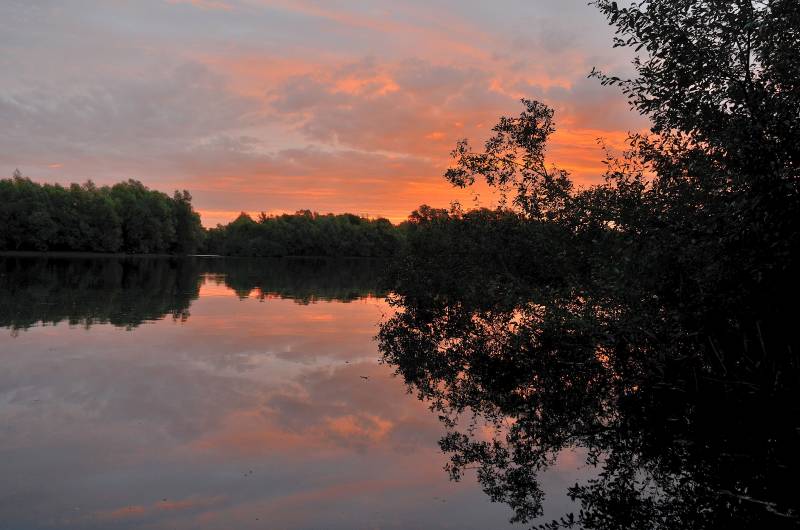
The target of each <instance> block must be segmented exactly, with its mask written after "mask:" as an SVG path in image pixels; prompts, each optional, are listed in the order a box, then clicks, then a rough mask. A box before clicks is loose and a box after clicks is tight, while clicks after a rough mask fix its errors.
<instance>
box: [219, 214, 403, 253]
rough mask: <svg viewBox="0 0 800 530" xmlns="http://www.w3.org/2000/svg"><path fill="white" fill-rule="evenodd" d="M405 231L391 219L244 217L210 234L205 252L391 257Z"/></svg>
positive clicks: (319, 216) (331, 216) (358, 217)
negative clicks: (400, 229)
mask: <svg viewBox="0 0 800 530" xmlns="http://www.w3.org/2000/svg"><path fill="white" fill-rule="evenodd" d="M400 238H401V235H400V232H399V230H398V228H397V227H395V226H394V225H392V223H391V222H390V221H389V220H388V219H368V218H365V217H360V216H357V215H353V214H349V213H346V214H340V215H334V214H319V213H316V212H312V211H310V210H301V211H298V212H296V213H295V214H291V215H290V214H283V215H272V216H270V215H266V214H265V213H263V212H262V213H261V214H260V215H259V216H258V219H253V218H252V217H250V216H249V215H247V214H245V213H242V214H240V215H239V217H237V218H236V219H235V220H234V221H233V222H231V223H229V224H227V225H224V226H223V225H217V227H216V228H212V229H210V230H208V231H207V233H206V241H205V247H204V248H205V250H206V252H208V253H211V254H221V255H226V256H256V257H279V256H340V257H341V256H346V257H373V258H374V257H390V256H392V255H394V254H395V252H396V251H397V249H398V247H399V244H400Z"/></svg>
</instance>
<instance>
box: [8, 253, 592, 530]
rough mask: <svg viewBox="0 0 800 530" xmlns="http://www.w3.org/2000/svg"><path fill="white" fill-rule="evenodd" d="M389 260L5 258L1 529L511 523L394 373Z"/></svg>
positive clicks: (560, 484)
mask: <svg viewBox="0 0 800 530" xmlns="http://www.w3.org/2000/svg"><path fill="white" fill-rule="evenodd" d="M384 268H385V264H383V263H380V262H371V261H315V260H226V259H215V258H189V259H169V258H111V257H109V258H96V257H95V258H80V257H48V258H41V257H31V256H12V257H9V256H6V257H0V328H1V329H0V362H1V363H2V367H3V368H2V370H0V528H2V529H9V530H10V529H14V530H25V529H38V528H42V529H44V528H76V529H80V528H87V529H89V528H104V529H105V528H152V529H161V528H164V529H181V528H186V529H190V528H191V529H206V528H208V529H212V528H213V529H220V528H244V529H246V528H271V529H280V528H285V529H310V528H326V529H336V528H342V529H345V528H347V529H349V528H397V529H405V528H421V529H422V528H425V529H427V528H459V529H465V528H475V529H479V528H480V529H484V528H504V527H509V525H508V523H507V521H508V519H509V517H510V516H511V512H510V510H509V509H508V508H507V507H506V506H504V505H501V504H493V503H491V502H490V501H489V499H488V497H487V496H486V495H485V494H484V493H483V492H482V491H481V490H480V488H479V487H478V486H477V484H476V482H475V481H474V480H463V481H462V482H458V483H455V482H451V481H449V480H448V476H447V474H446V473H445V472H443V470H442V467H443V465H444V464H445V462H446V460H447V459H446V457H444V456H443V455H442V454H441V452H440V450H439V447H438V444H437V442H438V440H439V438H440V437H441V436H442V434H443V427H442V426H441V425H440V423H439V421H438V420H437V418H436V415H435V414H433V413H431V411H430V410H428V407H427V405H426V404H425V403H423V402H420V401H418V400H417V399H416V397H415V396H414V395H410V394H408V393H407V391H406V388H405V386H404V383H403V381H402V380H401V379H398V378H396V377H393V376H392V372H393V368H392V367H389V366H386V365H383V364H381V363H380V362H379V358H380V356H379V354H378V352H377V348H376V344H375V341H374V339H373V338H374V336H375V334H376V330H377V328H376V325H377V324H378V323H379V322H381V320H382V319H383V318H384V315H386V314H387V313H389V312H390V311H391V309H390V308H389V307H388V305H387V303H386V301H385V299H384V297H385V293H383V292H381V290H380V275H381V273H382V271H383V270H384ZM560 460H561V462H559V465H557V466H556V468H555V470H554V471H551V472H549V473H548V474H547V475H546V476H545V478H544V480H545V482H546V486H547V489H551V490H553V491H554V492H561V495H559V494H554V495H553V496H552V498H549V499H548V501H547V502H548V503H549V504H548V506H549V507H550V508H552V510H553V513H556V512H562V511H563V510H565V509H566V508H567V506H568V501H567V500H566V497H564V495H563V492H564V491H566V488H567V486H569V485H570V484H572V483H574V482H575V480H576V477H580V476H581V475H583V474H585V471H584V470H583V469H582V467H581V465H580V463H581V460H582V457H581V455H579V454H577V453H575V454H573V453H571V452H569V451H568V452H565V453H564V454H563V455H562V456H561V457H560Z"/></svg>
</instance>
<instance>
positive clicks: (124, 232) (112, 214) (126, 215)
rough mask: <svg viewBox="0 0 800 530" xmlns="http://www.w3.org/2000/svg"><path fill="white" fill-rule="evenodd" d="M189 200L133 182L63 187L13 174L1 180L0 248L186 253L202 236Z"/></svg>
mask: <svg viewBox="0 0 800 530" xmlns="http://www.w3.org/2000/svg"><path fill="white" fill-rule="evenodd" d="M191 200H192V198H191V195H189V193H188V192H187V191H183V192H175V195H174V196H173V197H172V198H170V197H169V196H168V195H165V194H164V193H161V192H158V191H154V190H150V189H148V188H147V187H145V186H144V185H143V184H142V183H141V182H138V181H135V180H129V181H127V182H120V183H118V184H115V185H114V186H111V187H107V186H103V187H100V188H98V187H97V186H95V185H94V184H93V183H92V182H91V181H89V182H87V183H86V184H83V185H79V184H72V185H70V186H69V187H66V188H65V187H63V186H61V185H58V184H55V185H51V184H37V183H34V182H32V181H31V180H30V179H28V178H24V177H23V176H22V175H21V174H20V173H19V172H18V171H17V172H15V174H14V176H13V177H12V178H11V179H3V180H0V250H17V251H18V250H36V251H46V250H49V251H86V252H125V253H143V254H148V253H173V254H186V253H191V252H194V251H195V250H196V249H197V248H198V245H199V244H200V242H201V240H202V237H203V230H202V227H201V225H200V216H199V215H198V214H197V213H196V212H195V211H194V209H193V208H192V205H191Z"/></svg>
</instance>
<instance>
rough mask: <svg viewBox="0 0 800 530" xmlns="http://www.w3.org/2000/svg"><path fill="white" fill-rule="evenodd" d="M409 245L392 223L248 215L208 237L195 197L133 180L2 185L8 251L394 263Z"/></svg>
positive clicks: (1, 245)
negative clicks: (384, 259)
mask: <svg viewBox="0 0 800 530" xmlns="http://www.w3.org/2000/svg"><path fill="white" fill-rule="evenodd" d="M401 238H402V234H401V230H400V229H398V227H396V226H394V225H393V224H392V223H391V222H390V221H388V220H387V219H368V218H365V217H360V216H357V215H353V214H340V215H334V214H319V213H316V212H312V211H310V210H301V211H298V212H296V213H294V214H284V215H276V216H268V215H266V214H264V213H262V214H260V215H259V216H258V218H257V219H253V218H252V217H250V216H249V215H247V214H245V213H242V214H241V215H239V217H238V218H236V219H235V220H234V221H232V222H230V223H228V224H226V225H217V226H216V227H215V228H211V229H205V228H203V226H202V225H201V223H200V215H199V214H198V213H197V212H196V211H195V210H194V208H193V206H192V196H191V194H190V193H189V192H188V191H176V192H175V193H174V195H173V196H171V197H170V196H169V195H167V194H165V193H162V192H160V191H156V190H151V189H148V188H147V187H146V186H145V185H143V184H142V183H141V182H139V181H136V180H128V181H125V182H120V183H117V184H114V185H113V186H102V187H98V186H96V185H95V184H94V183H92V182H91V181H89V182H86V183H85V184H71V185H69V186H62V185H59V184H39V183H36V182H33V181H32V180H31V179H29V178H26V177H23V176H22V175H21V174H20V172H19V171H16V172H15V173H14V175H13V176H12V177H11V178H9V179H1V180H0V251H74V252H101V253H125V254H193V253H206V254H220V255H226V256H242V257H244V256H248V257H281V256H327V257H389V256H392V255H394V254H395V253H396V252H397V250H398V248H399V245H400V242H401Z"/></svg>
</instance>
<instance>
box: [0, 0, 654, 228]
mask: <svg viewBox="0 0 800 530" xmlns="http://www.w3.org/2000/svg"><path fill="white" fill-rule="evenodd" d="M612 33H613V32H612V29H611V28H609V27H608V25H607V24H606V21H605V19H603V17H602V16H601V15H600V13H599V12H598V11H597V10H596V8H594V7H593V6H589V5H587V3H586V0H491V1H488V0H484V1H478V0H403V1H400V0H371V1H365V0H362V1H356V0H327V1H322V0H70V1H64V0H3V1H2V2H0V177H7V176H10V175H11V174H12V173H13V171H14V169H16V168H18V169H20V171H22V173H23V174H25V175H26V176H29V177H31V178H32V179H34V180H36V181H44V182H59V183H62V184H66V183H70V182H84V181H86V180H88V179H91V180H93V181H94V182H96V183H98V184H110V183H113V182H117V181H119V180H124V179H128V178H135V179H137V180H140V181H142V182H143V183H144V184H145V185H147V186H149V187H151V188H155V189H159V190H162V191H165V192H168V193H171V192H172V191H173V190H175V189H188V190H189V191H190V192H191V193H192V196H193V197H194V205H195V208H196V209H197V210H198V211H199V212H200V214H201V216H202V219H203V223H204V224H205V225H206V226H213V225H215V224H217V223H224V222H227V221H230V220H232V219H233V218H235V217H236V216H237V215H238V213H239V212H240V211H246V212H253V213H254V212H259V211H265V212H267V213H283V212H289V213H291V212H294V211H296V210H298V209H311V210H316V211H319V212H325V213H326V212H334V213H342V212H351V213H356V214H362V215H368V216H384V217H388V218H389V219H391V220H392V221H395V222H398V221H401V220H403V219H405V218H406V217H407V215H408V214H409V213H410V212H411V211H412V210H413V209H415V208H416V207H418V206H419V205H420V204H423V203H424V204H429V205H432V206H436V207H445V206H447V205H448V204H449V203H450V202H451V201H453V200H459V201H461V202H462V204H464V205H465V206H475V205H480V206H491V197H490V196H487V195H485V194H484V195H481V194H480V192H478V193H476V192H473V191H469V192H465V191H461V190H455V189H453V188H452V187H451V186H450V185H449V184H448V183H447V182H446V181H445V180H444V179H443V177H442V174H443V172H444V171H445V169H446V168H447V167H448V165H449V164H450V157H449V154H450V151H451V150H452V148H453V147H454V145H455V143H456V141H457V140H458V139H460V138H469V139H471V140H472V141H473V142H477V143H478V144H479V143H480V142H481V141H482V140H484V139H485V138H486V137H487V135H488V134H489V132H490V129H491V127H492V126H493V125H494V123H496V121H497V119H498V117H499V116H501V115H513V114H517V113H518V112H519V111H520V110H521V108H522V107H521V105H520V103H519V99H520V98H522V97H527V98H532V99H538V100H540V101H543V102H544V103H547V104H548V105H550V106H552V107H553V108H554V109H555V110H556V125H557V127H558V132H557V133H556V135H555V136H554V138H553V141H552V143H551V146H550V149H549V155H550V159H551V161H552V162H554V163H557V164H558V165H559V166H560V167H563V168H566V169H568V170H570V171H571V173H572V175H573V177H574V179H575V181H576V182H577V183H578V184H580V185H590V184H592V183H596V182H599V181H600V180H601V178H602V165H601V163H600V160H601V159H602V158H603V153H602V151H601V149H600V148H599V146H598V144H597V139H598V138H604V139H605V141H606V142H607V143H608V144H609V145H611V146H616V147H619V146H622V145H623V144H624V139H625V137H626V135H627V132H628V131H635V130H641V129H642V128H644V127H645V123H644V122H643V121H642V119H641V118H640V117H638V116H637V115H636V114H635V113H633V112H631V111H630V110H629V109H628V105H627V102H626V100H625V98H624V96H623V95H622V94H621V93H620V92H619V90H618V89H617V88H613V87H603V86H601V85H600V83H599V82H598V81H597V80H596V79H588V78H587V75H588V74H589V72H590V71H591V69H592V67H595V66H596V67H598V68H600V69H602V70H605V71H607V72H609V73H612V72H613V73H615V74H618V73H623V74H624V73H626V72H628V71H630V66H629V62H630V55H629V53H628V52H627V51H624V50H619V49H617V50H615V49H613V48H612V46H611V44H612V41H611V38H612Z"/></svg>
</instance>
